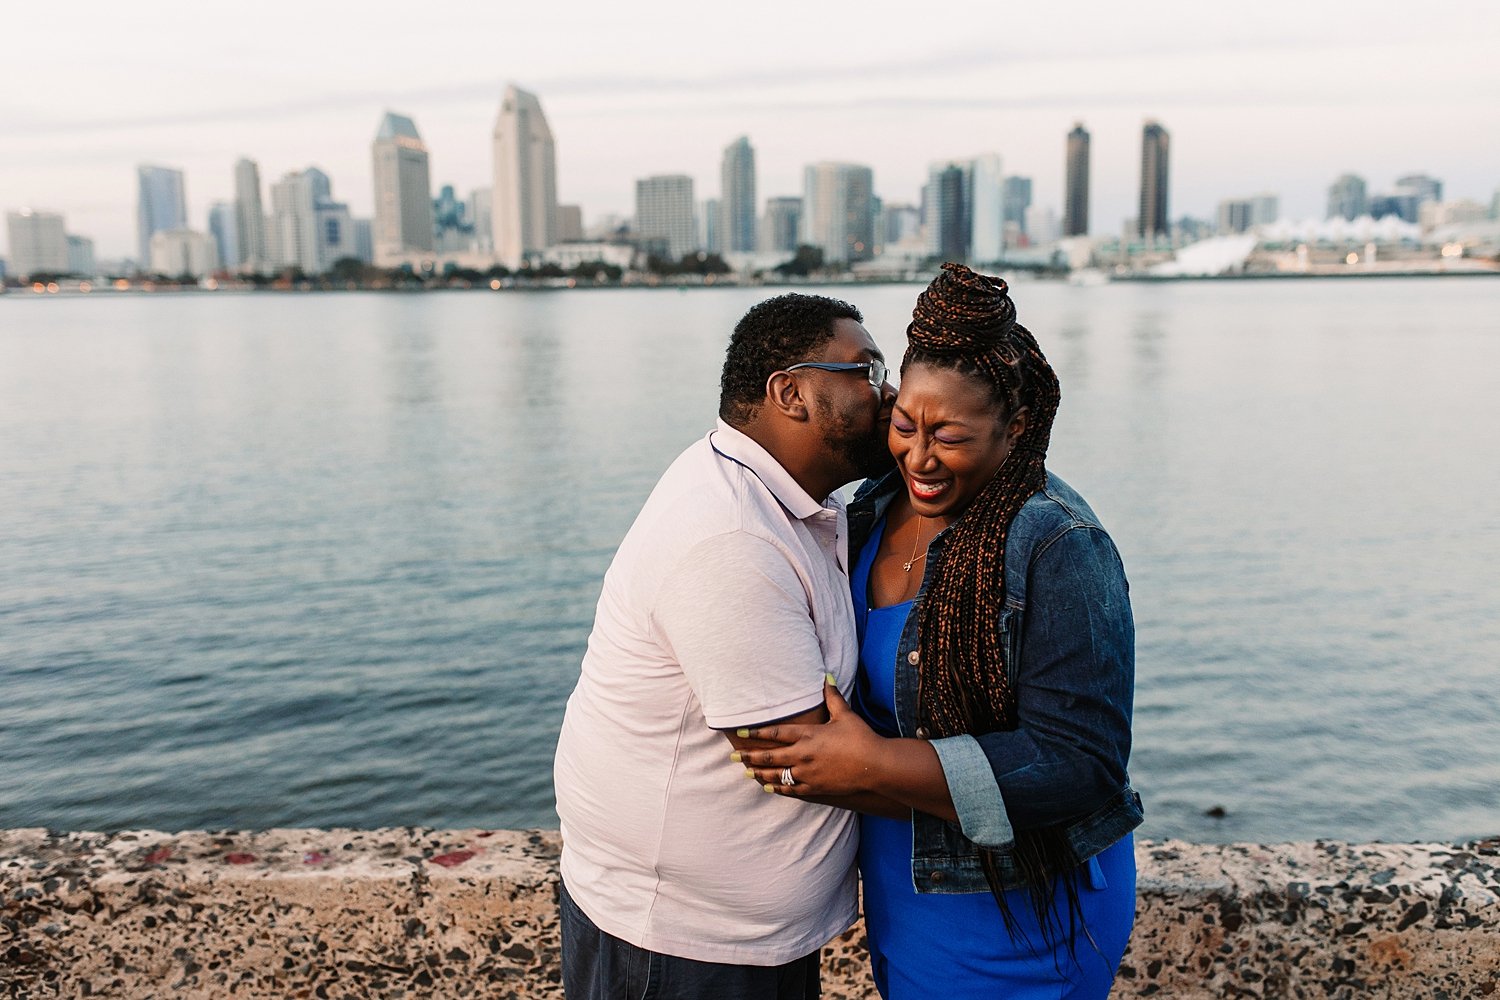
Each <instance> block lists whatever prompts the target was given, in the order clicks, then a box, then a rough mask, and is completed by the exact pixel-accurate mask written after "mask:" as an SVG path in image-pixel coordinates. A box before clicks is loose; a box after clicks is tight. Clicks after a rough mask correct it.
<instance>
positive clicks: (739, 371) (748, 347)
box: [719, 292, 865, 427]
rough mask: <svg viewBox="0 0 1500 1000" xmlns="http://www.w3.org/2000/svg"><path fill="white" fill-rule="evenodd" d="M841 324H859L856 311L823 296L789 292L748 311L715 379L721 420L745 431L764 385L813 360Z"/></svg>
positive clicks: (764, 393)
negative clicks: (780, 373) (776, 375)
mask: <svg viewBox="0 0 1500 1000" xmlns="http://www.w3.org/2000/svg"><path fill="white" fill-rule="evenodd" d="M841 319H852V320H854V322H856V323H863V322H864V321H865V318H864V317H863V316H862V315H860V312H859V310H858V309H856V308H854V306H852V305H850V304H849V303H847V302H844V301H843V300H841V299H831V298H829V297H827V296H826V295H803V294H801V293H798V292H788V293H787V294H785V295H778V296H776V297H775V298H773V299H766V300H765V301H764V302H761V303H758V304H756V305H754V306H752V307H751V308H750V311H749V312H747V313H745V315H744V316H743V317H742V318H741V319H740V321H739V322H738V323H737V324H735V327H734V335H733V336H732V337H730V338H729V351H728V353H727V354H726V355H725V356H724V372H723V374H722V375H721V376H720V377H719V416H720V417H721V418H723V420H724V422H725V423H728V424H731V425H734V426H737V427H738V426H743V425H744V424H746V423H748V422H749V421H750V420H751V419H753V418H754V416H755V411H756V408H757V407H759V406H760V404H761V402H762V401H764V400H765V398H766V379H768V378H770V377H771V373H772V372H775V371H780V370H781V369H783V368H786V367H787V366H788V365H794V364H796V363H797V362H799V361H811V360H814V358H813V355H814V353H816V351H817V349H818V348H819V347H821V346H822V345H823V344H825V343H827V342H828V341H829V340H831V339H833V327H834V324H835V323H837V322H838V321H839V320H841Z"/></svg>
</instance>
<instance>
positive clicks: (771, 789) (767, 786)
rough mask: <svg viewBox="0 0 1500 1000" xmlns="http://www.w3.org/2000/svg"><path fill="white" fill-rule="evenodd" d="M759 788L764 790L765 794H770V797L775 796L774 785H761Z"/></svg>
mask: <svg viewBox="0 0 1500 1000" xmlns="http://www.w3.org/2000/svg"><path fill="white" fill-rule="evenodd" d="M761 787H762V788H764V789H765V790H766V791H767V792H769V793H771V794H772V795H775V794H776V786H775V785H762V786H761Z"/></svg>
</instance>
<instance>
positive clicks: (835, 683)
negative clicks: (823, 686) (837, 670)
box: [823, 674, 839, 687]
mask: <svg viewBox="0 0 1500 1000" xmlns="http://www.w3.org/2000/svg"><path fill="white" fill-rule="evenodd" d="M823 676H824V677H827V678H828V683H830V684H832V685H833V686H834V687H838V686H839V680H838V678H837V677H835V676H833V675H832V674H824V675H823Z"/></svg>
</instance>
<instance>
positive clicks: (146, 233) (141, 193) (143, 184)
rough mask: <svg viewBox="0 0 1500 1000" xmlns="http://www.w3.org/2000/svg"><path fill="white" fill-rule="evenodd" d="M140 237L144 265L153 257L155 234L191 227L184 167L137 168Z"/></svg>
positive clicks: (141, 257)
mask: <svg viewBox="0 0 1500 1000" xmlns="http://www.w3.org/2000/svg"><path fill="white" fill-rule="evenodd" d="M136 181H137V185H138V191H137V195H136V211H135V220H136V240H137V250H138V251H139V252H140V263H141V266H142V267H145V266H146V264H147V263H148V262H149V261H150V260H151V237H152V236H153V235H154V234H156V233H161V232H169V231H172V230H177V229H186V228H187V224H188V222H187V192H186V185H185V183H184V182H183V179H182V171H181V170H173V169H172V168H171V167H153V166H149V165H144V164H143V165H142V166H140V167H137V168H136Z"/></svg>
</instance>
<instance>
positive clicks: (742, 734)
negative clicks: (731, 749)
mask: <svg viewBox="0 0 1500 1000" xmlns="http://www.w3.org/2000/svg"><path fill="white" fill-rule="evenodd" d="M734 735H736V736H738V737H739V738H740V739H742V740H748V739H749V738H750V730H748V729H736V730H735V731H734Z"/></svg>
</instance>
